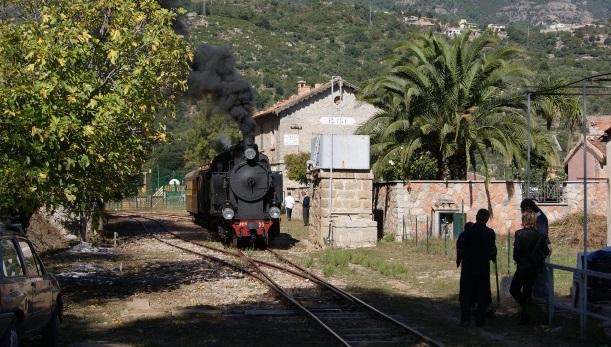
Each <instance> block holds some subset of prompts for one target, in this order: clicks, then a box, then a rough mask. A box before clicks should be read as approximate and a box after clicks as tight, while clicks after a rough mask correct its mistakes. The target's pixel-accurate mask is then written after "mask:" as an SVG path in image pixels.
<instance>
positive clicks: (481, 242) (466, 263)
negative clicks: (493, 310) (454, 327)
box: [456, 209, 496, 327]
mask: <svg viewBox="0 0 611 347" xmlns="http://www.w3.org/2000/svg"><path fill="white" fill-rule="evenodd" d="M489 218H490V212H488V210H486V209H480V210H479V211H477V214H476V216H475V224H471V225H470V224H469V223H467V225H466V226H465V231H464V232H463V233H462V234H460V236H459V237H458V241H456V250H457V252H456V255H457V257H456V266H461V265H462V266H461V269H460V292H459V295H458V298H459V301H460V310H461V315H460V325H461V326H463V327H468V326H469V324H470V321H471V307H472V306H473V305H474V304H476V305H477V307H476V310H475V324H476V325H477V326H480V327H481V326H483V325H484V322H485V318H486V308H487V306H488V304H489V303H490V301H491V291H490V264H489V261H491V260H492V261H496V243H495V241H496V236H495V233H494V230H492V229H490V228H488V227H487V226H486V223H487V222H488V219H489Z"/></svg>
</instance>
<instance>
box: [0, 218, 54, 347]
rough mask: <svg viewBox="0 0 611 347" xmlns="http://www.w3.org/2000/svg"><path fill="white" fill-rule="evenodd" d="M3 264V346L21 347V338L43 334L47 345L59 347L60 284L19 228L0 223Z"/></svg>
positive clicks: (0, 322) (0, 305)
mask: <svg viewBox="0 0 611 347" xmlns="http://www.w3.org/2000/svg"><path fill="white" fill-rule="evenodd" d="M0 263H1V264H0V265H1V266H2V271H1V272H0V336H1V339H0V345H1V346H7V347H14V346H19V340H20V338H21V337H23V336H31V335H35V334H42V335H43V340H44V343H45V345H47V346H57V345H58V337H59V324H60V322H61V319H62V313H63V312H62V311H63V300H62V295H61V292H60V288H59V284H58V282H57V279H56V278H55V277H53V275H51V274H49V273H48V272H47V271H46V270H45V267H44V265H43V264H42V262H41V261H40V258H39V257H38V255H37V254H36V252H35V251H34V247H32V244H31V243H30V241H29V240H28V239H27V237H26V236H25V235H24V234H23V233H22V232H20V227H19V226H18V225H12V224H4V223H0Z"/></svg>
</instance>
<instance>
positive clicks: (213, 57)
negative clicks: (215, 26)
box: [188, 44, 256, 137]
mask: <svg viewBox="0 0 611 347" xmlns="http://www.w3.org/2000/svg"><path fill="white" fill-rule="evenodd" d="M191 68H192V71H191V74H190V75H189V80H188V82H189V93H190V94H191V95H192V96H194V97H196V98H201V97H203V96H206V95H211V96H212V97H213V98H214V100H215V106H216V108H217V110H218V111H220V112H223V113H226V114H228V115H229V117H230V118H231V119H232V120H233V121H235V122H236V123H237V124H238V126H239V127H240V130H241V131H242V134H243V135H244V137H252V136H254V131H255V126H256V124H255V121H254V119H253V118H252V112H253V109H254V106H255V98H254V93H253V89H252V86H251V85H250V83H249V82H248V81H246V80H245V79H244V78H242V76H241V75H240V74H239V73H238V71H237V70H236V69H235V58H234V57H233V55H232V54H231V53H230V52H229V50H228V49H227V48H224V47H218V46H212V45H206V44H203V45H200V46H199V47H197V49H196V50H195V57H194V58H193V63H192V64H191Z"/></svg>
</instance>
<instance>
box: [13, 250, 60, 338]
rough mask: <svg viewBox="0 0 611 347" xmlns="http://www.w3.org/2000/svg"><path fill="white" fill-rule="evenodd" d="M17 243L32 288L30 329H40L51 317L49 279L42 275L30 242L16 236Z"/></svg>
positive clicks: (51, 302)
mask: <svg viewBox="0 0 611 347" xmlns="http://www.w3.org/2000/svg"><path fill="white" fill-rule="evenodd" d="M17 244H18V245H19V249H20V250H21V255H22V259H23V264H24V265H25V269H26V275H27V276H28V279H29V280H30V286H31V288H32V303H31V315H32V317H31V325H30V328H31V329H32V330H40V329H43V328H44V327H45V326H46V325H47V321H48V320H49V317H51V309H52V304H53V299H52V293H51V284H50V283H49V280H47V279H45V278H44V277H43V273H42V269H41V268H40V264H39V263H38V262H37V260H36V255H35V254H34V250H33V248H32V246H31V245H30V243H29V242H28V241H27V240H25V239H22V238H18V239H17Z"/></svg>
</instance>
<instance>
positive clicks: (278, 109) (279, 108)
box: [253, 79, 358, 118]
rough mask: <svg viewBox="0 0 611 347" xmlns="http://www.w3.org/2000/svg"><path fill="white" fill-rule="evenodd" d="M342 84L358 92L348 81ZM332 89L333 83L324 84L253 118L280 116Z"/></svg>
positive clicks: (294, 96)
mask: <svg viewBox="0 0 611 347" xmlns="http://www.w3.org/2000/svg"><path fill="white" fill-rule="evenodd" d="M338 82H339V80H338V79H336V80H334V84H335V85H337V84H338ZM342 84H343V86H344V87H348V88H350V89H352V90H358V88H357V87H356V86H355V85H353V84H352V83H350V82H348V81H346V80H342ZM328 89H331V82H330V81H329V82H327V83H324V84H322V85H320V86H316V87H310V90H309V91H304V92H302V93H300V94H295V95H291V96H289V97H288V98H287V99H284V100H280V101H278V102H277V103H275V104H274V105H272V106H270V107H268V108H266V109H265V110H263V111H259V112H257V113H255V115H254V117H253V118H259V117H263V116H265V115H268V114H275V115H279V114H280V113H281V112H282V111H284V110H286V109H288V108H290V107H293V106H295V105H297V104H299V103H301V102H303V101H305V100H308V99H310V98H312V97H314V96H316V95H318V94H320V93H323V92H325V91H326V90H328Z"/></svg>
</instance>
